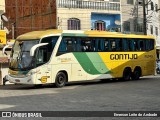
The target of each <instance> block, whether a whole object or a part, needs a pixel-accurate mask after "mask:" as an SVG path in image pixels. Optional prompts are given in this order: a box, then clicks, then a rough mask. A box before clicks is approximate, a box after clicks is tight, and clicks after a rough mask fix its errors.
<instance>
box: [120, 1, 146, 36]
mask: <svg viewBox="0 0 160 120" xmlns="http://www.w3.org/2000/svg"><path fill="white" fill-rule="evenodd" d="M121 11H122V32H124V33H133V34H143V32H144V31H143V8H142V3H141V2H140V1H139V0H121Z"/></svg>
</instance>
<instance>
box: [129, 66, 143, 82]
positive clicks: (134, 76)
mask: <svg viewBox="0 0 160 120" xmlns="http://www.w3.org/2000/svg"><path fill="white" fill-rule="evenodd" d="M140 77H141V69H140V68H137V69H135V70H134V72H133V73H132V76H131V78H132V80H139V78H140Z"/></svg>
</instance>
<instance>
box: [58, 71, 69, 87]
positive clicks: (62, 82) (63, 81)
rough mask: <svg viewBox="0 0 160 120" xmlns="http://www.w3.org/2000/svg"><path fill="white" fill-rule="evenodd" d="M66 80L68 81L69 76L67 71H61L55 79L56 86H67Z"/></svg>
mask: <svg viewBox="0 0 160 120" xmlns="http://www.w3.org/2000/svg"><path fill="white" fill-rule="evenodd" d="M66 81H67V76H66V74H65V73H63V72H59V73H58V74H57V76H56V80H55V85H56V87H58V88H60V87H63V86H65V84H66Z"/></svg>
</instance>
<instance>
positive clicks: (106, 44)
mask: <svg viewBox="0 0 160 120" xmlns="http://www.w3.org/2000/svg"><path fill="white" fill-rule="evenodd" d="M104 49H105V50H104V51H106V52H107V51H109V41H108V40H105V41H104Z"/></svg>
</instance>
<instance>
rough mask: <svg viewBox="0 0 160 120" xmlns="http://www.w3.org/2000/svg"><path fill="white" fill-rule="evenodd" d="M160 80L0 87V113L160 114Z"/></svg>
mask: <svg viewBox="0 0 160 120" xmlns="http://www.w3.org/2000/svg"><path fill="white" fill-rule="evenodd" d="M159 94H160V76H149V77H143V78H141V79H140V80H130V81H111V80H107V81H106V82H101V81H100V80H95V81H87V82H77V83H70V84H68V85H66V86H65V87H63V88H55V87H54V86H53V85H43V86H42V87H40V88H35V87H34V86H33V85H6V86H0V111H160V108H159V106H160V96H159Z"/></svg>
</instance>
